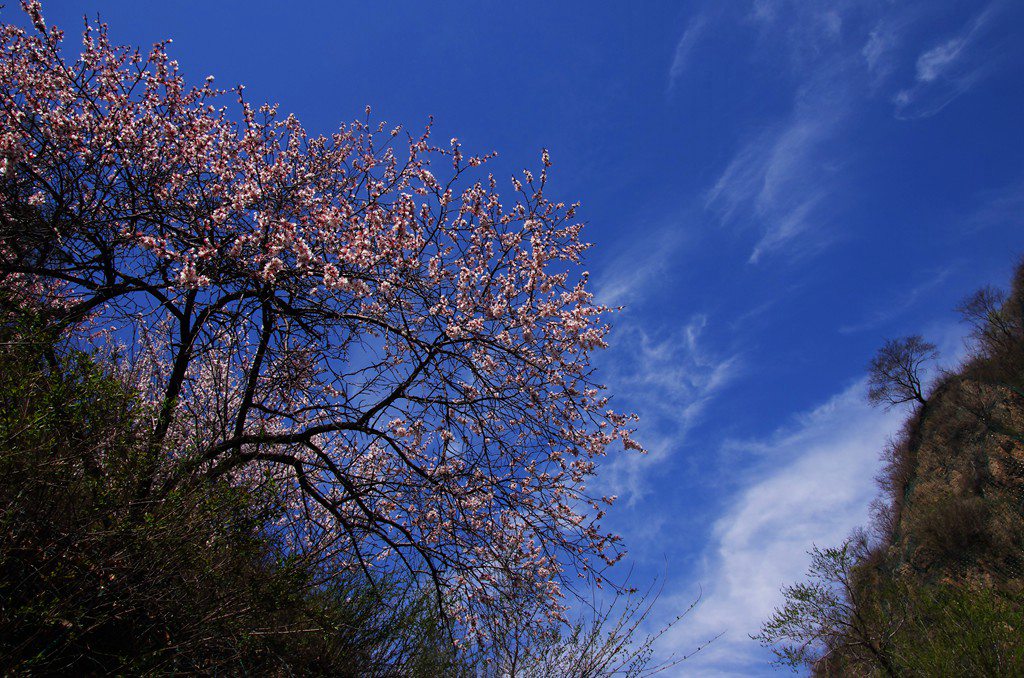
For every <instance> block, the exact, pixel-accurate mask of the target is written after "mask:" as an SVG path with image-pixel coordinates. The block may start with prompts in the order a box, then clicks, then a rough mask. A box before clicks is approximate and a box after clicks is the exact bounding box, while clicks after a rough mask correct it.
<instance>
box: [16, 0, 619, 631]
mask: <svg viewBox="0 0 1024 678" xmlns="http://www.w3.org/2000/svg"><path fill="white" fill-rule="evenodd" d="M23 4H24V7H25V9H26V11H27V12H28V14H29V16H30V17H31V18H32V20H33V24H34V25H35V27H36V30H35V32H31V31H29V32H26V31H23V30H21V29H19V28H17V27H14V26H4V27H3V28H2V32H0V119H2V124H0V200H2V202H0V224H2V225H3V229H2V231H0V233H2V235H3V237H4V239H5V240H6V242H3V243H0V286H3V287H5V288H7V289H9V290H16V291H17V290H20V293H23V294H24V293H25V290H27V289H29V286H34V287H31V293H32V294H33V295H35V297H36V298H38V299H45V302H46V305H47V307H48V308H51V309H54V311H53V315H54V318H55V321H59V322H62V323H64V325H65V326H66V327H67V330H68V332H70V333H72V334H75V333H77V335H78V336H83V337H84V336H89V335H90V334H91V329H94V328H95V327H99V326H102V327H107V328H109V327H115V328H117V329H116V331H115V332H113V333H110V332H107V333H106V334H103V335H102V337H103V341H109V342H121V343H122V344H123V347H122V348H121V349H120V350H119V351H117V355H118V360H120V361H122V362H123V371H124V374H126V375H130V378H132V379H134V380H135V381H136V383H137V385H138V387H139V388H140V390H141V391H142V392H143V393H144V394H145V395H146V397H147V399H148V403H149V405H150V407H151V410H152V412H153V415H152V416H153V435H152V439H153V441H154V442H153V444H154V445H155V446H159V447H160V448H162V449H163V450H164V452H165V453H166V454H167V455H171V456H173V457H174V458H175V459H176V460H178V462H177V464H176V468H177V469H178V471H176V472H175V473H173V474H171V475H170V476H167V477H161V478H156V479H154V487H157V488H159V487H164V488H166V487H170V486H173V485H174V484H175V483H180V482H188V481H189V479H190V478H192V477H195V476H198V475H205V476H208V477H225V478H229V479H232V480H233V481H234V482H253V483H255V482H264V481H266V479H267V478H274V479H276V480H277V481H278V482H280V481H284V482H285V485H284V489H282V492H283V493H285V495H286V496H287V499H288V501H289V502H290V508H289V511H288V513H287V519H286V521H285V522H284V523H283V524H282V525H281V529H282V532H283V533H286V534H288V535H290V536H289V539H291V540H292V544H293V546H294V547H295V548H318V549H330V553H331V554H332V555H331V562H332V563H334V566H336V567H345V568H358V569H360V570H362V571H363V572H365V573H366V574H367V576H371V577H372V576H376V575H378V574H379V573H384V572H389V573H396V572H402V573H405V575H410V576H416V577H422V578H423V579H424V581H427V582H429V583H430V584H432V585H433V586H436V587H437V588H438V591H439V593H440V594H441V597H442V599H443V600H444V601H445V603H446V604H447V605H448V606H449V609H450V611H451V612H452V614H453V615H455V616H456V617H457V618H458V620H459V621H460V628H462V629H463V630H464V632H465V633H467V634H468V635H470V636H474V635H476V636H480V637H482V636H484V635H486V627H487V621H486V620H487V619H488V618H489V615H491V616H493V615H494V614H495V610H499V611H500V610H505V611H507V609H509V606H515V607H516V609H525V610H530V612H529V616H531V619H530V620H527V622H528V623H536V624H538V625H543V624H547V623H550V622H551V621H557V620H559V619H560V618H561V613H562V610H563V606H562V605H563V601H562V598H563V596H564V590H563V588H562V585H561V583H562V582H564V581H565V580H567V576H566V575H567V573H568V574H571V575H574V576H575V574H577V573H583V574H584V576H585V577H586V578H588V579H590V581H595V580H596V581H598V582H600V577H601V574H600V573H601V571H602V568H603V567H605V566H607V565H609V564H611V563H613V562H615V561H616V560H617V559H618V558H620V557H621V552H620V550H619V549H618V547H617V546H616V544H617V541H618V539H617V537H616V536H614V535H612V534H608V533H607V532H605V531H604V530H602V529H601V526H600V523H599V520H600V516H601V515H603V513H602V511H603V509H604V508H605V507H606V506H607V505H608V504H610V503H611V502H612V500H613V498H611V497H594V496H590V495H589V494H588V492H587V490H586V486H585V483H586V480H587V479H588V477H590V476H591V475H592V474H593V473H594V470H595V464H594V462H595V460H596V459H597V458H599V457H601V456H603V455H604V454H605V453H606V450H607V449H608V448H609V446H610V445H612V444H613V443H615V442H616V441H619V442H620V443H622V444H624V446H625V447H627V448H634V449H639V447H638V446H637V445H636V444H635V443H634V442H633V441H632V439H631V438H630V435H631V427H632V424H633V418H632V417H631V416H628V415H620V414H616V413H615V412H613V411H611V410H609V409H608V399H607V397H606V396H605V395H604V391H603V387H602V386H600V385H599V384H596V383H594V381H593V374H592V368H591V365H590V355H591V353H592V351H594V350H595V349H599V348H602V347H603V346H604V345H605V341H604V338H605V336H606V334H607V327H606V325H605V324H604V320H603V317H604V316H605V315H606V314H607V312H608V311H609V309H607V308H604V307H602V306H600V305H597V304H595V303H594V302H593V298H592V295H591V294H590V292H588V291H587V288H586V275H585V274H584V273H582V272H581V271H580V270H579V268H580V264H581V256H582V255H583V253H584V251H585V250H586V249H587V247H588V245H587V244H586V243H584V242H582V241H581V239H580V230H581V225H580V224H579V223H578V222H576V221H575V211H576V206H575V205H564V204H561V203H553V202H550V201H549V200H547V199H546V198H545V197H544V189H545V184H546V182H547V176H548V169H549V167H550V166H551V160H550V158H549V156H548V153H547V151H545V152H544V154H543V156H542V163H541V164H542V169H541V171H540V172H539V175H536V176H535V175H534V174H532V173H530V172H529V171H524V172H523V174H522V175H521V178H513V179H512V194H511V195H509V196H508V197H506V198H505V200H506V203H504V204H503V202H502V199H501V197H500V196H499V193H498V187H497V180H496V179H495V177H494V176H491V175H487V174H480V172H482V170H480V169H478V168H480V167H481V166H483V165H484V164H485V163H486V162H487V160H488V159H489V158H490V156H481V157H470V158H468V159H465V158H463V155H462V151H461V146H460V144H459V142H458V140H457V139H452V140H451V143H450V144H449V145H448V147H446V148H439V147H435V146H433V145H432V144H431V141H430V135H429V132H430V130H429V127H428V129H427V130H426V131H425V132H424V133H423V134H422V135H421V136H419V137H413V136H408V137H407V141H408V143H407V144H405V145H404V146H403V147H401V148H399V141H398V140H399V139H400V134H401V132H400V131H399V129H398V128H395V129H393V130H388V131H385V125H384V123H381V124H379V125H371V124H370V122H369V111H367V118H366V120H364V121H360V122H354V123H352V124H350V125H347V126H344V127H342V128H341V129H340V130H339V131H338V132H336V133H334V134H333V135H331V136H329V137H321V136H310V135H308V134H307V133H306V132H305V130H304V129H303V128H302V126H301V125H300V124H299V122H298V121H297V120H296V119H295V118H293V117H291V116H286V117H282V116H281V115H279V113H278V112H277V110H276V108H275V107H273V106H262V107H259V108H254V107H252V106H251V105H250V104H249V103H247V102H246V101H245V99H244V97H243V94H242V89H241V88H238V89H237V90H236V94H237V101H238V105H239V107H240V115H238V116H237V117H238V121H237V122H236V121H234V120H233V118H232V114H231V113H230V112H229V109H228V108H227V107H226V106H225V105H224V104H223V103H221V102H223V100H224V99H225V98H226V95H228V94H229V93H228V92H225V91H221V90H217V89H215V88H214V87H213V84H212V79H208V80H207V81H206V82H205V83H204V84H203V85H201V86H199V87H188V86H187V85H186V84H185V82H184V80H183V78H182V77H181V76H180V75H179V73H178V70H177V64H176V63H175V62H174V61H172V60H171V59H170V58H169V57H168V56H167V53H166V50H165V47H166V45H164V44H158V45H156V46H155V47H154V48H153V50H152V51H151V52H150V53H149V54H148V55H143V54H142V53H140V52H138V51H134V50H130V49H125V48H121V47H116V46H113V45H111V44H110V43H109V41H108V38H107V31H106V27H105V26H103V25H102V24H101V25H98V26H92V27H89V28H87V30H86V33H85V36H84V41H83V44H84V49H83V52H82V54H81V56H80V57H79V58H78V60H77V61H74V62H69V61H65V60H64V59H63V57H62V55H61V52H62V37H63V36H62V34H61V32H60V31H59V30H57V29H55V28H48V27H46V26H45V23H44V21H43V19H42V15H41V11H40V7H39V3H38V2H34V1H33V2H25V3H23ZM436 158H444V159H446V162H445V163H444V165H443V166H445V167H446V168H449V169H446V175H445V176H444V177H443V178H442V177H439V176H437V175H435V174H434V173H433V172H432V171H431V169H430V163H431V160H432V159H436ZM29 226H31V228H32V229H35V230H37V231H38V232H39V233H40V234H41V237H45V238H47V239H48V242H49V243H50V244H51V245H52V247H48V248H44V249H39V248H36V249H31V251H28V250H26V248H25V247H23V246H22V245H20V244H19V242H23V241H24V238H22V240H19V237H21V236H20V235H19V234H23V233H24V229H26V228H29ZM44 250H45V251H44ZM92 336H96V335H94V334H93V335H92ZM126 337H130V340H126V339H125V338H126ZM126 378H128V377H126Z"/></svg>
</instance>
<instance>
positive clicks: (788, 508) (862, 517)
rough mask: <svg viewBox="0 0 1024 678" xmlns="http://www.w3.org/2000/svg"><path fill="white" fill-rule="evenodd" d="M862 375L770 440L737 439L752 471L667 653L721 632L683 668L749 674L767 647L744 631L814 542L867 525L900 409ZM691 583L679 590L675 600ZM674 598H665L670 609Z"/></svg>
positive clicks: (707, 555)
mask: <svg viewBox="0 0 1024 678" xmlns="http://www.w3.org/2000/svg"><path fill="white" fill-rule="evenodd" d="M864 389H865V385H864V382H863V381H859V382H857V383H856V384H853V385H852V386H850V387H849V388H847V389H845V390H844V391H842V392H841V393H839V394H838V395H836V396H835V397H833V398H831V399H829V400H828V402H826V403H824V404H823V405H821V406H820V407H817V408H815V409H814V410H812V411H810V412H808V413H806V414H804V415H802V416H800V417H798V418H797V419H796V421H795V423H794V425H792V426H790V427H787V428H785V429H782V430H779V431H777V432H776V433H775V434H773V435H771V436H770V437H768V438H767V439H765V440H760V441H759V440H753V441H734V442H731V443H729V444H728V448H729V449H730V451H732V452H737V451H745V452H746V453H747V455H746V456H747V457H748V460H749V463H750V465H751V467H752V469H754V471H753V472H752V473H751V474H750V480H749V482H747V483H746V484H745V485H744V486H743V488H742V489H741V490H740V491H739V492H738V493H737V495H736V496H735V498H734V499H733V500H732V501H731V502H730V503H729V508H728V509H727V510H726V511H725V513H723V514H722V515H721V516H720V517H719V518H718V519H717V520H716V521H715V523H714V527H713V530H712V538H711V540H710V542H709V544H708V546H707V547H706V549H705V551H704V554H703V562H704V564H703V566H702V567H701V570H702V571H700V572H698V573H696V576H695V579H694V580H695V581H698V582H700V584H701V586H702V587H703V591H704V593H703V598H702V602H701V603H700V605H699V606H698V608H697V609H696V610H695V611H694V612H693V613H692V614H691V615H690V616H689V617H687V619H686V620H685V622H684V623H683V624H681V625H680V626H679V627H677V628H674V629H673V630H672V631H671V632H670V634H668V637H667V638H666V639H665V642H664V644H663V646H662V649H663V650H664V651H665V652H666V654H667V653H670V652H672V651H673V650H675V649H678V651H680V652H683V651H685V649H686V648H692V647H696V646H697V645H699V644H700V643H702V642H704V641H706V640H707V639H708V638H711V637H713V636H715V635H717V634H718V633H721V632H725V634H724V635H723V636H722V637H721V638H719V639H718V640H716V641H715V642H714V643H712V645H711V646H710V647H708V648H706V649H704V650H702V651H701V653H700V654H698V655H697V656H695V657H694V658H692V659H690V660H687V661H686V662H685V663H684V664H682V665H681V666H680V667H679V668H680V670H679V675H687V676H692V675H707V676H710V675H737V676H740V675H742V676H749V675H752V673H751V672H752V671H757V670H758V668H759V667H760V668H763V670H764V672H765V673H768V666H767V664H765V663H763V658H764V652H763V651H762V650H761V649H760V648H758V646H757V645H756V643H754V641H751V640H750V639H749V637H748V634H751V633H756V632H757V630H758V628H759V627H760V624H761V621H762V620H763V619H764V618H765V617H767V616H768V615H769V614H770V613H771V611H772V609H774V607H775V606H777V605H778V604H779V603H780V602H781V595H780V593H779V590H780V588H781V587H782V585H784V584H786V583H789V582H793V581H795V580H798V579H800V578H801V576H802V575H803V573H804V571H805V569H806V567H807V564H808V562H809V561H808V557H807V556H806V552H807V550H809V549H810V547H811V545H812V544H820V545H826V546H827V545H833V544H836V543H839V542H841V540H842V539H843V538H844V537H845V536H847V535H848V534H849V532H850V531H851V530H852V529H853V528H854V527H856V526H858V525H862V524H864V523H865V521H866V519H867V516H868V505H869V503H870V500H871V499H872V497H873V496H874V494H875V486H874V482H873V477H874V475H875V471H876V469H877V467H878V454H879V452H880V451H881V450H882V447H883V445H884V443H885V441H886V438H887V436H888V435H890V434H891V433H892V432H893V431H895V430H896V428H897V427H898V425H899V423H900V421H901V419H902V417H903V414H904V413H902V412H898V411H891V412H884V411H882V410H878V409H872V408H870V407H869V406H868V405H867V403H866V402H865V400H864ZM694 594H695V591H687V592H684V593H680V594H679V595H678V601H677V602H679V604H682V603H683V602H685V601H686V600H689V599H692V598H693V596H694ZM669 606H670V605H666V607H669Z"/></svg>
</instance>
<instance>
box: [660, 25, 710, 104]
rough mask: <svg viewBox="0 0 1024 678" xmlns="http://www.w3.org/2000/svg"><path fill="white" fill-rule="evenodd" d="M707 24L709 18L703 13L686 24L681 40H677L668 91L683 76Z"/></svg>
mask: <svg viewBox="0 0 1024 678" xmlns="http://www.w3.org/2000/svg"><path fill="white" fill-rule="evenodd" d="M706 25H707V18H706V17H704V16H703V15H700V16H697V17H695V18H694V19H692V20H691V21H690V23H689V24H688V25H687V26H686V30H685V31H683V34H682V35H681V36H679V40H678V41H677V42H676V48H675V51H674V52H673V53H672V65H671V66H669V69H668V91H669V92H671V91H672V90H673V89H674V88H675V85H676V81H677V80H679V78H680V77H682V75H683V72H684V71H686V66H687V64H688V63H689V60H690V53H691V52H692V51H693V48H694V45H696V44H697V42H698V41H699V40H700V39H701V36H702V35H703V34H704V28H705V26H706Z"/></svg>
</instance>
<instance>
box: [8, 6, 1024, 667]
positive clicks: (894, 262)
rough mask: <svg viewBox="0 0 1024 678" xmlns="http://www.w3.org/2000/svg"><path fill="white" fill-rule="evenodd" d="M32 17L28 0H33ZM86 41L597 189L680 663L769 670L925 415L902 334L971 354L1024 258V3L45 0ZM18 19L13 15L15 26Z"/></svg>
mask: <svg viewBox="0 0 1024 678" xmlns="http://www.w3.org/2000/svg"><path fill="white" fill-rule="evenodd" d="M12 4H13V3H12ZM45 10H46V15H47V18H48V21H49V23H51V24H56V25H59V26H62V27H63V28H65V29H66V30H68V32H69V33H72V34H73V33H74V32H75V31H77V29H78V27H79V26H80V25H81V17H82V15H83V13H89V14H90V15H94V14H95V13H96V12H97V11H98V12H100V13H101V15H102V18H103V19H104V20H106V21H108V22H109V23H110V25H111V29H112V35H113V37H114V39H115V41H117V42H122V43H131V44H141V45H148V44H150V43H152V42H154V41H156V40H159V39H163V38H166V37H171V38H173V40H174V42H173V45H172V46H171V53H172V55H173V56H174V57H175V58H177V59H178V60H179V61H180V62H181V64H182V67H183V69H184V71H185V72H186V73H187V74H189V75H190V76H191V77H193V78H195V79H196V80H199V79H201V78H202V77H205V76H206V75H207V74H214V75H215V76H216V78H217V82H218V83H219V84H221V85H224V86H230V85H232V84H234V83H239V82H240V83H244V84H245V85H246V86H247V90H246V94H247V97H248V98H249V99H250V100H251V101H272V102H278V103H280V105H281V108H282V110H284V111H288V112H293V113H295V114H296V115H297V116H298V117H299V118H300V119H301V120H302V121H303V123H304V124H305V125H306V127H307V128H308V129H310V130H313V131H322V132H329V131H330V130H332V129H333V128H334V127H336V125H337V124H338V123H339V122H341V121H344V120H350V119H353V118H355V117H358V116H360V114H361V111H362V110H363V107H364V106H365V105H366V104H370V105H372V106H373V109H374V115H375V117H377V118H383V119H386V120H388V121H389V122H393V123H401V124H403V125H405V126H406V127H407V128H415V127H418V126H420V125H421V124H423V123H425V121H426V119H427V117H428V116H429V115H433V116H435V119H436V128H435V129H436V134H437V138H439V139H447V138H448V137H449V136H458V137H459V138H460V140H461V141H462V142H463V143H464V145H465V148H466V149H471V150H473V151H479V152H486V151H489V150H492V149H494V150H498V151H499V152H500V154H501V156H500V158H499V160H498V161H497V163H496V165H494V168H495V171H496V172H498V173H502V172H504V173H511V172H512V171H513V170H517V169H521V168H522V167H525V166H530V167H536V166H537V164H538V160H539V154H540V149H541V148H542V147H547V148H549V149H550V150H551V155H552V158H553V160H554V162H555V166H554V168H553V178H552V186H553V187H554V189H555V191H556V193H558V194H559V195H560V196H561V197H564V198H569V199H579V200H581V201H582V203H583V208H582V214H583V216H584V217H585V218H586V219H587V221H588V222H589V230H588V231H587V238H588V239H589V240H590V241H591V242H594V243H595V247H594V249H593V250H592V252H591V255H590V258H589V261H588V267H589V269H590V271H591V272H592V275H593V279H594V281H595V288H596V290H597V292H598V293H599V295H600V298H601V299H602V300H604V301H606V302H609V303H615V304H624V305H626V307H627V308H626V310H625V311H624V312H623V313H621V314H620V315H619V316H618V317H617V318H616V320H615V326H616V329H615V332H614V335H613V347H612V349H611V350H609V351H608V352H607V353H606V354H604V355H603V356H602V357H601V359H600V362H601V365H600V367H601V368H602V370H603V373H604V380H605V381H606V382H607V383H608V384H609V386H610V387H611V388H612V390H613V392H614V393H616V394H617V397H616V400H617V403H618V406H619V407H620V408H622V409H630V408H632V409H634V410H636V411H638V412H639V413H640V414H641V416H642V423H641V435H640V438H641V439H642V440H643V441H645V442H646V444H647V445H648V447H649V448H650V450H651V452H650V454H649V455H648V456H646V457H643V458H635V457H633V458H613V459H611V460H610V461H609V462H608V463H607V464H606V467H605V469H604V475H603V478H602V481H601V482H602V484H605V485H607V486H608V487H610V488H612V490H613V491H616V492H617V493H618V494H619V495H620V496H621V497H622V500H621V504H620V505H619V506H618V507H617V508H618V509H619V510H617V511H615V512H614V513H615V515H614V517H613V521H614V527H615V528H617V529H618V530H619V531H620V532H621V533H622V534H624V536H625V538H626V542H627V545H628V546H629V547H630V550H631V554H632V558H633V561H634V563H635V567H636V573H637V574H636V578H637V579H638V580H639V579H642V578H644V577H649V576H653V575H661V576H664V577H666V578H667V585H666V588H665V591H664V593H663V594H662V598H661V601H660V603H659V607H658V615H660V617H661V618H664V619H668V618H671V617H672V616H674V614H676V613H678V612H680V611H682V610H683V609H685V608H686V607H687V606H688V605H689V603H690V601H692V600H693V598H694V597H695V596H696V595H697V593H698V591H702V592H703V593H702V599H701V603H700V605H699V606H698V607H697V609H696V610H695V611H694V612H693V613H692V614H691V615H690V616H689V617H688V618H687V619H686V620H685V621H684V622H682V623H681V624H680V625H679V626H678V627H676V628H675V629H674V630H673V631H672V632H671V633H669V634H668V635H666V636H665V637H664V639H663V641H664V643H663V644H662V645H660V646H659V651H661V652H670V651H673V650H675V651H677V652H679V653H682V654H685V653H686V652H687V651H688V650H689V649H692V648H693V647H694V646H696V645H697V644H698V643H699V642H701V641H702V640H705V639H706V638H708V637H710V636H713V635H716V634H718V633H719V632H725V635H723V636H722V637H721V638H720V639H719V640H718V641H716V642H715V643H714V644H712V646H710V647H709V648H707V649H706V650H704V651H702V652H701V653H700V654H699V655H697V656H696V657H695V658H693V659H691V660H688V661H687V662H685V663H684V664H682V665H680V667H679V669H678V673H679V675H706V676H712V675H755V676H756V675H771V674H772V673H773V671H772V669H771V668H770V667H769V666H768V665H767V663H766V662H767V658H768V657H767V655H766V653H765V652H764V651H763V650H761V649H760V648H758V647H757V645H756V644H755V643H753V642H751V641H750V640H749V639H748V638H747V634H748V633H751V632H755V631H756V629H757V626H758V624H759V621H760V620H761V619H762V618H763V617H764V616H765V615H766V614H767V613H768V612H769V611H770V610H771V609H772V607H773V606H774V605H775V604H776V603H777V602H778V589H779V587H780V586H781V585H782V584H783V583H784V582H786V581H791V580H793V579H794V578H796V577H798V576H799V574H800V573H801V572H802V571H803V569H804V567H805V566H806V563H807V558H806V556H805V554H804V552H805V551H806V550H807V549H808V548H809V547H810V546H811V544H812V543H814V542H816V543H819V544H823V545H827V544H833V543H836V542H838V541H839V540H840V539H842V537H843V536H845V535H846V534H847V533H848V532H849V530H850V529H851V528H852V527H854V526H855V525H857V524H859V523H863V522H864V520H865V518H866V515H867V504H868V502H869V501H870V499H871V497H872V496H873V494H874V487H873V484H872V476H873V474H874V472H875V469H876V468H877V466H878V462H877V454H878V452H879V450H880V448H881V445H882V443H883V442H884V441H885V439H886V437H887V435H889V434H890V433H891V432H893V431H894V429H895V428H896V427H897V426H898V424H899V421H900V418H901V413H899V412H890V413H886V412H882V411H876V410H872V409H870V408H868V407H867V405H866V404H865V402H864V397H863V392H864V386H863V381H862V377H863V369H864V365H865V364H866V362H867V361H868V359H869V358H870V357H871V354H872V353H873V351H874V350H875V349H876V348H877V347H878V346H879V345H880V344H881V342H882V340H883V339H884V338H886V337H891V336H901V335H905V334H910V333H916V332H922V333H924V334H925V335H926V336H927V337H928V338H930V339H931V340H932V341H934V342H936V343H938V344H939V345H940V346H941V347H942V348H943V349H944V354H945V356H946V361H947V364H951V363H952V362H955V360H956V357H957V356H958V355H959V354H960V352H961V351H962V346H961V338H962V336H963V334H964V330H963V328H961V327H960V326H959V325H958V324H957V323H956V317H955V314H954V313H953V311H952V309H953V307H954V306H955V305H956V303H957V302H958V301H959V300H960V298H962V297H963V296H965V295H966V294H967V293H969V292H970V291H972V290H973V289H975V288H977V287H979V286H981V285H984V284H997V285H1001V284H1004V283H1005V282H1006V281H1007V280H1008V278H1009V275H1010V271H1011V269H1012V267H1013V264H1014V263H1015V261H1016V259H1017V258H1018V257H1019V256H1020V255H1021V254H1024V239H1022V238H1021V235H1020V233H1021V230H1020V221H1021V218H1020V213H1021V208H1022V207H1024V133H1022V128H1021V122H1022V113H1024V36H1022V35H1021V33H1022V31H1021V29H1022V28H1024V5H1021V4H1020V3H1016V2H1013V1H1012V0H1003V1H1000V0H995V1H992V2H956V1H952V0H921V1H918V2H912V1H902V2H898V1H895V0H893V1H883V0H878V1H874V0H861V1H859V2H846V1H844V0H836V1H835V2H830V3H820V2H811V1H810V0H789V1H787V0H752V1H751V0H747V1H740V0H736V1H735V2H713V1H707V2H653V1H652V2H643V3H641V2H636V3H595V2H560V3H550V2H516V3H504V2H491V1H485V2H479V1H478V2H446V3H443V4H434V3H420V2H411V1H410V2H387V3H363V2H360V3H356V2H307V3H280V2H271V1H269V0H247V1H246V2H241V1H238V2H235V1H222V2H208V1H205V2H198V1H192V0H179V1H177V2H165V3H150V2H127V1H124V2H113V1H110V2H107V1H100V0H89V1H86V0H82V1H71V0H62V1H57V0H50V2H48V3H46V5H45ZM3 11H4V13H5V14H6V15H8V16H9V17H11V18H13V16H14V15H15V14H16V12H15V10H14V8H11V7H8V8H7V9H5V10H3Z"/></svg>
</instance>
